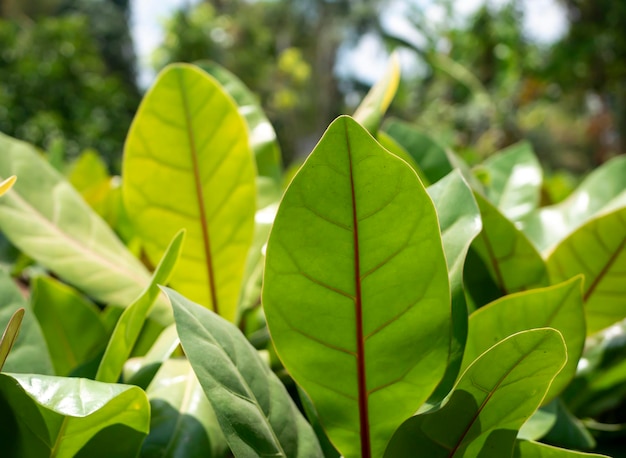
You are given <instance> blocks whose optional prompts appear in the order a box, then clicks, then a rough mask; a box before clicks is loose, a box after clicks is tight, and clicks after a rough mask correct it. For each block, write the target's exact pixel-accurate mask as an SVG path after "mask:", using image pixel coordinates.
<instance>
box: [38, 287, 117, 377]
mask: <svg viewBox="0 0 626 458" xmlns="http://www.w3.org/2000/svg"><path fill="white" fill-rule="evenodd" d="M32 288H33V295H32V300H31V306H32V308H33V312H34V313H35V316H36V317H37V320H38V321H39V325H40V326H41V331H42V332H43V335H44V337H45V338H46V342H47V345H48V349H49V351H50V356H51V357H52V364H53V366H54V371H55V374H56V375H68V374H70V373H71V372H72V370H73V369H75V368H77V367H78V366H80V365H82V364H84V363H86V362H88V361H90V360H91V359H93V358H95V357H96V356H97V355H98V354H100V352H102V351H103V350H104V347H105V346H106V342H107V338H108V333H107V331H106V329H105V327H104V325H103V324H102V321H101V320H100V317H99V316H98V309H97V307H96V306H95V305H94V304H93V303H91V302H90V301H88V300H87V299H86V298H84V297H82V296H80V295H79V294H78V293H77V292H76V291H75V290H74V289H72V288H70V287H69V286H67V285H64V284H63V283H61V282H59V281H57V280H55V279H53V278H50V277H45V276H39V277H35V279H34V280H33V282H32Z"/></svg>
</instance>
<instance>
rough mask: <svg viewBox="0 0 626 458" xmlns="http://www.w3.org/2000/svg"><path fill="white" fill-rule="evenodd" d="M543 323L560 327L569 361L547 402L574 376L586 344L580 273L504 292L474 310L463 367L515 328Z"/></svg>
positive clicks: (557, 379)
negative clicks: (541, 285) (551, 283)
mask: <svg viewBox="0 0 626 458" xmlns="http://www.w3.org/2000/svg"><path fill="white" fill-rule="evenodd" d="M544 327H550V328H554V329H556V330H557V331H559V332H560V333H561V335H562V336H563V340H564V341H565V345H566V347H567V358H568V360H567V364H566V365H565V367H564V368H563V370H562V371H561V372H560V373H559V375H558V376H557V377H556V378H555V379H554V382H552V385H551V386H550V391H548V394H547V395H546V397H545V399H544V402H548V401H550V400H552V399H553V398H554V397H555V396H557V395H558V394H559V393H560V392H561V391H563V389H564V388H565V387H566V386H567V384H568V383H569V382H570V381H571V380H572V378H573V377H574V374H575V373H576V366H577V364H578V360H579V358H580V355H581V354H582V351H583V346H584V344H585V315H584V311H583V303H582V276H581V275H578V276H577V277H575V278H572V279H570V280H567V281H565V282H563V283H560V284H558V285H555V286H550V287H547V288H539V289H533V290H530V291H525V292H523V293H516V294H511V295H509V296H505V297H503V298H501V299H498V300H497V301H495V302H492V303H491V304H489V305H486V306H485V307H482V308H480V309H478V310H477V311H476V312H474V313H473V314H472V315H471V316H470V319H469V337H468V340H467V346H466V348H465V355H464V358H463V368H466V367H468V366H469V365H470V364H471V363H472V361H474V360H475V359H476V358H478V357H479V356H480V355H481V354H483V353H484V352H485V351H486V350H488V349H489V347H491V346H492V345H494V343H496V342H500V341H501V340H502V339H504V338H506V337H508V336H510V335H512V334H514V333H516V332H520V331H525V330H527V329H533V328H544Z"/></svg>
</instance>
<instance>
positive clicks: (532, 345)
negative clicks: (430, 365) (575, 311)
mask: <svg viewBox="0 0 626 458" xmlns="http://www.w3.org/2000/svg"><path fill="white" fill-rule="evenodd" d="M566 360H567V353H566V350H565V344H564V342H563V338H562V337H561V335H560V333H559V332H558V331H555V330H554V329H550V328H542V329H533V330H529V331H522V332H520V333H517V334H513V335H512V336H509V337H507V338H506V339H504V340H502V341H501V342H499V343H497V344H496V345H494V346H493V347H491V348H490V349H489V350H488V351H487V352H485V353H483V354H482V355H481V356H480V358H478V359H477V360H476V361H474V362H473V363H472V365H471V366H470V367H468V368H467V370H466V371H465V373H464V374H463V375H462V376H461V379H460V380H459V382H458V383H457V385H456V386H455V388H454V391H453V392H452V394H451V396H450V398H449V400H448V402H447V404H445V405H444V406H443V407H442V408H441V409H440V410H437V411H436V412H433V413H430V414H426V415H418V416H415V417H412V418H411V419H409V420H408V421H406V422H405V423H404V424H403V425H402V426H401V427H400V428H399V429H398V431H397V432H396V434H395V435H394V437H393V439H392V440H391V443H390V444H389V447H388V448H387V450H386V452H385V457H389V458H403V457H407V458H409V457H414V456H416V455H417V454H420V455H423V456H427V457H429V458H439V457H441V458H453V457H454V458H460V457H468V458H469V457H477V456H481V457H482V456H484V457H504V456H511V453H512V451H513V447H514V444H515V436H516V435H517V431H518V430H519V429H520V428H521V426H522V425H523V424H524V422H525V421H526V420H527V419H528V418H529V417H530V416H531V415H532V414H533V412H534V411H535V410H536V409H537V408H538V407H539V405H540V404H541V402H542V400H543V397H544V395H545V394H546V392H547V390H548V388H549V387H550V383H551V382H552V380H553V379H554V377H555V376H556V375H557V374H558V373H559V371H560V370H561V368H562V367H563V366H564V365H565V362H566Z"/></svg>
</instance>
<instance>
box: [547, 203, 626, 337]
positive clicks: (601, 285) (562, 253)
mask: <svg viewBox="0 0 626 458" xmlns="http://www.w3.org/2000/svg"><path fill="white" fill-rule="evenodd" d="M547 266H548V272H549V273H550V279H551V281H552V282H558V281H562V280H563V279H564V278H569V277H571V276H573V275H576V274H579V273H582V274H584V276H585V284H584V287H583V301H584V302H585V316H586V318H587V334H593V333H595V332H597V331H599V330H601V329H604V328H606V327H608V326H610V325H612V324H613V323H616V322H617V321H620V320H622V319H624V318H625V317H626V299H625V298H626V282H625V281H624V272H626V207H624V208H622V209H620V210H617V211H614V212H611V213H608V214H604V215H601V216H598V217H596V218H594V219H592V220H590V221H588V222H587V223H585V224H584V225H583V226H581V227H580V228H578V229H577V230H576V231H574V232H573V233H572V234H570V235H569V236H568V237H567V238H566V239H565V240H563V241H562V242H561V243H559V245H558V246H557V247H556V248H555V250H554V251H553V252H552V254H551V255H550V257H549V258H548V260H547Z"/></svg>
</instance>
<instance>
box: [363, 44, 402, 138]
mask: <svg viewBox="0 0 626 458" xmlns="http://www.w3.org/2000/svg"><path fill="white" fill-rule="evenodd" d="M399 84H400V60H399V58H398V54H397V53H393V54H392V55H391V58H390V59H389V64H388V65H387V71H386V72H385V75H384V76H383V77H382V78H381V79H380V81H378V82H377V83H376V84H375V85H374V86H373V87H372V88H371V89H370V91H369V92H368V93H367V95H366V96H365V98H364V99H363V101H362V102H361V104H360V105H359V106H358V108H357V109H356V111H355V112H354V119H355V121H357V122H359V123H360V124H361V125H362V126H363V127H365V128H366V129H367V131H368V132H369V133H370V134H372V135H376V132H378V127H379V126H380V122H381V121H382V119H383V116H384V115H385V112H386V111H387V108H389V105H391V101H392V100H393V98H394V96H395V95H396V91H397V90H398V85H399Z"/></svg>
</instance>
